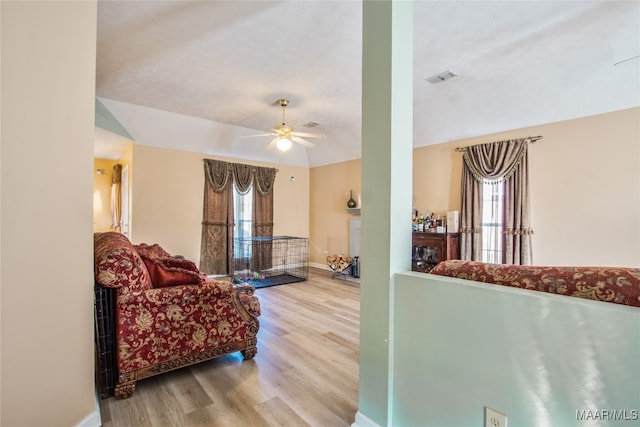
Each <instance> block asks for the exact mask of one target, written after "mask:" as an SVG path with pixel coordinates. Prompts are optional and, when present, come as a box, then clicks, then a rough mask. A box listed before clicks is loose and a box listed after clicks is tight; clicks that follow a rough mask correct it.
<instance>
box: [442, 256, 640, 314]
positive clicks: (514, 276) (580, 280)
mask: <svg viewBox="0 0 640 427" xmlns="http://www.w3.org/2000/svg"><path fill="white" fill-rule="evenodd" d="M430 274H436V275H440V276H450V277H457V278H459V279H466V280H474V281H476V282H484V283H493V284H497V285H504V286H511V287H516V288H522V289H529V290H535V291H541V292H548V293H552V294H559V295H567V296H572V297H578V298H586V299H591V300H596V301H605V302H611V303H616V304H623V305H629V306H634V307H640V269H638V268H628V267H584V266H575V267H552V266H547V267H544V266H528V265H506V264H489V263H483V262H478V261H460V260H448V261H442V262H440V263H439V264H438V265H436V266H435V267H434V268H433V269H432V270H431V272H430Z"/></svg>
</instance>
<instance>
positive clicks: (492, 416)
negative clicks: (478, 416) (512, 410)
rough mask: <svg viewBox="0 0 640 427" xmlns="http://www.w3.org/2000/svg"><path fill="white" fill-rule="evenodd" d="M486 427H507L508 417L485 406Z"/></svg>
mask: <svg viewBox="0 0 640 427" xmlns="http://www.w3.org/2000/svg"><path fill="white" fill-rule="evenodd" d="M484 427H507V416H506V415H505V414H501V413H500V412H498V411H496V410H495V409H491V408H489V407H488V406H485V407H484Z"/></svg>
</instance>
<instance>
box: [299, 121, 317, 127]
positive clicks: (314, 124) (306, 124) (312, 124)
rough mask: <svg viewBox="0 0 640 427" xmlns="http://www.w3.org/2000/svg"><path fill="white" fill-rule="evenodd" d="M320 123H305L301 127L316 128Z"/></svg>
mask: <svg viewBox="0 0 640 427" xmlns="http://www.w3.org/2000/svg"><path fill="white" fill-rule="evenodd" d="M319 124H320V123H317V122H309V123H305V124H304V125H303V126H306V127H308V128H314V127H316V126H318V125H319Z"/></svg>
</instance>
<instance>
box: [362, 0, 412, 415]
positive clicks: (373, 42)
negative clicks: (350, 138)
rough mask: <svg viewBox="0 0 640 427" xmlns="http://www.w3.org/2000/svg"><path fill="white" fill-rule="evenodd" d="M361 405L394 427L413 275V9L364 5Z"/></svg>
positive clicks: (402, 5) (377, 3)
mask: <svg viewBox="0 0 640 427" xmlns="http://www.w3.org/2000/svg"><path fill="white" fill-rule="evenodd" d="M362 70H363V71H362V198H363V203H362V206H363V207H362V228H361V243H362V248H361V253H362V257H361V262H362V264H361V265H362V268H361V285H360V286H361V301H360V398H359V411H358V414H357V416H356V424H362V425H364V424H373V425H379V426H385V425H390V423H391V420H392V409H393V408H392V407H391V405H390V397H391V395H392V390H391V385H392V384H393V378H392V376H391V372H392V371H391V366H392V362H393V354H391V353H390V352H389V349H390V348H391V346H390V344H391V342H392V340H393V337H392V336H391V335H390V331H391V330H392V328H391V326H392V323H393V313H392V312H391V310H390V308H391V307H392V301H391V299H390V297H391V295H392V293H391V292H390V290H391V289H392V287H393V276H394V274H395V273H396V272H398V271H404V270H409V269H410V268H411V225H410V222H411V194H412V188H411V187H412V164H413V160H412V155H413V151H412V150H413V3H412V2H409V1H368V0H365V1H364V2H363V59H362Z"/></svg>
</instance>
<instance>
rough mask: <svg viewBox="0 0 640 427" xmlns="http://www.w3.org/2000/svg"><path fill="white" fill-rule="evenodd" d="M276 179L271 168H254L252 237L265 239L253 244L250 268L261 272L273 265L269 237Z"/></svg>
mask: <svg viewBox="0 0 640 427" xmlns="http://www.w3.org/2000/svg"><path fill="white" fill-rule="evenodd" d="M275 178H276V170H275V169H273V168H256V169H255V177H254V184H255V185H254V191H253V230H252V234H253V236H254V237H266V238H267V239H264V240H261V239H257V240H256V241H254V243H253V259H252V260H251V261H252V262H251V268H252V270H254V271H261V270H266V269H269V268H271V266H272V265H273V260H272V256H273V246H272V243H273V242H272V240H271V239H270V237H273V184H274V182H275Z"/></svg>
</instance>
